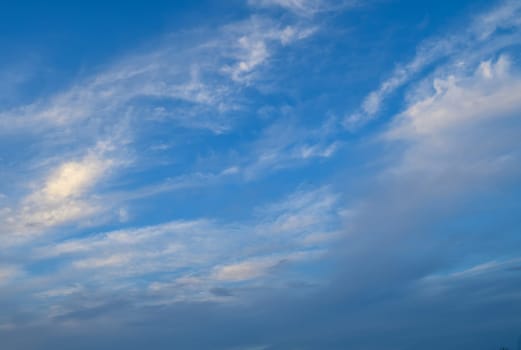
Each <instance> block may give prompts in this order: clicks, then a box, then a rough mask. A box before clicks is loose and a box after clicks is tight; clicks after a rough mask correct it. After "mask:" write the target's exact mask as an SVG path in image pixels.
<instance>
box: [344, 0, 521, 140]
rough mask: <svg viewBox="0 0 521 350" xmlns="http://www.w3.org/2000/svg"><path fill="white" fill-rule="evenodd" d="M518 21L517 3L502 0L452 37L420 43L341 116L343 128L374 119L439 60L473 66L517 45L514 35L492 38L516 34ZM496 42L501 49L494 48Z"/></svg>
mask: <svg viewBox="0 0 521 350" xmlns="http://www.w3.org/2000/svg"><path fill="white" fill-rule="evenodd" d="M519 18H521V5H520V4H519V2H516V1H506V2H503V3H502V4H501V5H499V6H497V7H496V8H495V9H493V10H492V11H489V12H487V13H485V14H482V15H479V16H476V17H474V19H473V21H472V23H471V25H470V26H469V27H468V28H465V29H460V32H459V33H458V34H456V35H447V36H445V37H439V38H432V39H430V40H426V41H424V42H422V43H421V44H420V45H419V46H418V48H417V52H416V55H415V57H414V58H413V59H412V60H411V61H409V62H407V63H406V64H403V65H399V66H398V67H396V68H395V69H394V70H393V72H392V73H391V74H390V77H389V78H387V79H386V80H384V81H383V82H382V83H381V84H380V86H379V87H378V88H377V89H376V90H374V91H372V92H370V93H369V94H368V95H367V96H366V97H365V99H364V100H363V102H362V104H361V106H360V108H359V109H358V110H356V111H354V112H353V113H351V114H348V115H347V116H346V117H345V119H344V126H345V127H346V128H347V129H348V130H352V131H353V130H356V129H358V128H359V127H361V126H363V125H364V124H366V123H367V122H369V121H370V120H372V119H373V118H375V117H376V115H377V114H378V113H379V112H380V110H381V107H382V104H383V102H384V101H385V99H386V98H387V97H388V96H389V95H390V94H392V93H394V92H395V91H396V90H397V89H398V88H400V87H402V86H403V85H405V84H407V83H409V82H410V81H412V80H413V79H415V78H416V77H417V76H418V75H419V74H420V73H422V72H423V71H424V70H425V69H426V68H427V67H428V66H429V65H431V64H433V63H435V62H437V61H439V60H441V59H443V58H447V59H448V60H449V62H451V65H452V66H454V67H458V66H460V67H461V66H462V65H463V66H467V65H473V64H475V63H476V62H475V61H473V60H476V59H477V60H481V59H482V56H483V55H484V54H491V51H492V52H495V51H498V50H499V49H500V48H501V47H503V46H510V45H514V44H516V43H519V42H520V41H521V39H520V38H519V36H518V35H514V36H512V37H511V38H509V39H508V40H506V41H504V42H501V41H499V42H495V40H496V39H497V38H496V36H497V37H501V34H497V35H495V34H496V30H497V29H499V28H509V29H510V30H514V32H515V33H518V32H519V29H520V28H521V21H520V20H519ZM498 43H499V45H501V46H498ZM476 52H478V53H479V55H476ZM447 66H450V65H447Z"/></svg>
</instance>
